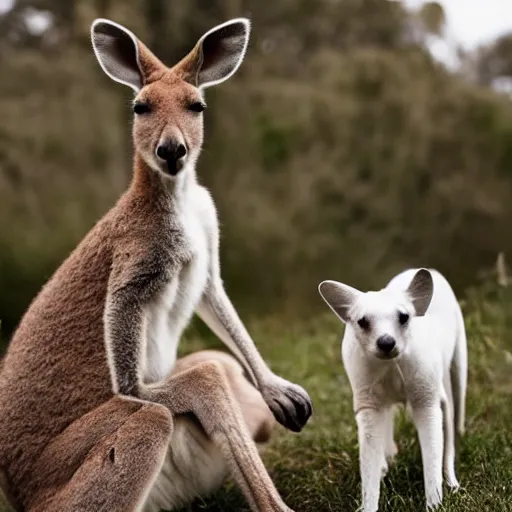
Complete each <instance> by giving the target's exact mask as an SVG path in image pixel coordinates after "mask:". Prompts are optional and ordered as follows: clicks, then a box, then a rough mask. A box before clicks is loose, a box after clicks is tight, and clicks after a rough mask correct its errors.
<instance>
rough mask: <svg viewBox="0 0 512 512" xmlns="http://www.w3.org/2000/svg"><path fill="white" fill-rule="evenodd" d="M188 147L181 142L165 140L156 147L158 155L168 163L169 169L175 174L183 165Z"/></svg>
mask: <svg viewBox="0 0 512 512" xmlns="http://www.w3.org/2000/svg"><path fill="white" fill-rule="evenodd" d="M186 154H187V148H186V147H185V145H184V144H182V143H181V142H173V141H169V142H165V143H161V144H159V145H158V147H157V148H156V156H157V157H158V158H160V159H161V160H164V161H165V162H166V163H167V170H168V171H169V173H170V174H172V175H173V176H174V175H175V174H177V173H178V172H179V171H180V170H181V168H182V167H183V157H184V156H185V155H186Z"/></svg>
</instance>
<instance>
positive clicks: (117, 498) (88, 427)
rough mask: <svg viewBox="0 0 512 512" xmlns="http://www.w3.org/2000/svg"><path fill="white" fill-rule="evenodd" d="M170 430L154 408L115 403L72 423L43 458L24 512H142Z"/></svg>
mask: <svg viewBox="0 0 512 512" xmlns="http://www.w3.org/2000/svg"><path fill="white" fill-rule="evenodd" d="M172 430H173V421H172V416H171V414H170V412H169V411H168V410H167V409H166V408H164V407H162V406H160V405H157V404H150V403H143V402H137V401H135V400H128V399H123V398H121V397H114V398H112V399H111V400H109V401H108V402H106V403H105V404H103V405H101V406H100V407H98V408H96V409H94V410H93V411H91V412H89V413H88V414H86V415H84V416H83V417H82V418H80V419H78V420H77V421H75V422H74V423H72V424H71V425H70V426H69V427H68V428H67V429H66V430H65V431H64V432H63V433H62V434H61V435H59V436H58V437H57V438H56V439H55V440H54V441H53V442H52V443H51V444H50V445H49V446H48V447H47V449H45V451H44V452H43V453H42V455H41V457H40V458H39V459H38V461H37V462H36V464H35V467H34V472H33V478H32V482H33V484H34V485H35V486H36V487H39V492H36V493H34V496H35V497H34V499H33V500H32V502H31V503H30V504H29V506H28V507H27V509H28V511H29V512H43V511H44V512H54V511H55V512H57V511H58V512H61V511H63V510H66V511H67V512H75V511H76V512H103V511H105V512H127V511H139V510H141V509H142V507H143V505H144V502H145V501H146V498H147V494H148V493H149V491H150V489H151V487H152V485H153V483H154V481H155V479H156V477H157V475H158V473H159V471H160V468H161V466H162V464H163V461H164V457H165V454H166V451H167V447H168V444H169V442H170V439H171V434H172Z"/></svg>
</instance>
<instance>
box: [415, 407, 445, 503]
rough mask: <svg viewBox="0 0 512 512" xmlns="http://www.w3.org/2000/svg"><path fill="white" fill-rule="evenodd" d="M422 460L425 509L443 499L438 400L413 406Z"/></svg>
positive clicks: (441, 447) (441, 443)
mask: <svg viewBox="0 0 512 512" xmlns="http://www.w3.org/2000/svg"><path fill="white" fill-rule="evenodd" d="M412 413H413V419H414V424H415V425H416V429H417V430H418V437H419V440H420V447H421V458H422V460H423V478H424V480H425V495H426V498H427V509H431V508H435V507H437V506H438V505H439V504H440V503H441V501H442V499H443V415H442V411H441V403H440V401H439V402H437V403H432V404H430V405H421V406H416V407H415V406H413V408H412Z"/></svg>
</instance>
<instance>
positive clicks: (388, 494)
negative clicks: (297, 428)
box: [186, 284, 512, 512]
mask: <svg viewBox="0 0 512 512" xmlns="http://www.w3.org/2000/svg"><path fill="white" fill-rule="evenodd" d="M463 309H464V313H465V318H466V329H467V333H468V339H469V341H468V343H469V358H470V370H469V389H468V400H467V432H466V435H465V436H464V438H463V439H462V440H461V444H460V451H459V456H458V461H457V476H458V479H459V481H460V483H461V490H460V491H459V492H458V493H456V494H445V499H444V502H443V506H442V508H441V510H446V511H450V512H462V511H464V512H472V511H474V512H481V511H511V510H512V353H511V352H512V289H509V288H501V287H498V286H496V285H494V284H486V285H483V286H481V287H480V288H478V289H476V290H471V291H469V292H468V294H467V296H466V299H465V302H464V303H463ZM342 330H343V327H342V325H341V324H340V323H339V322H338V321H337V320H336V319H335V318H334V316H333V315H331V314H326V315H325V316H324V317H321V318H316V319H312V320H311V321H309V322H306V323H305V324H303V325H300V326H291V327H289V328H288V329H286V330H283V328H279V327H275V326H273V325H270V324H266V325H261V324H260V325H257V326H255V327H254V328H253V329H251V331H252V333H253V335H254V338H255V340H256V342H257V344H258V346H259V349H260V351H261V353H262V354H263V356H264V357H265V358H266V360H267V361H268V362H269V364H270V366H271V367H272V369H273V370H274V371H276V372H277V373H278V374H280V375H282V376H283V377H285V378H288V379H290V380H292V381H294V382H297V383H299V384H301V385H303V386H304V387H305V388H306V389H307V390H308V391H309V393H310V394H311V397H312V399H313V403H314V415H313V417H312V418H311V420H310V422H309V423H308V425H307V426H306V427H305V429H304V430H303V431H302V433H300V434H293V433H290V432H287V431H285V430H284V429H283V428H281V427H279V428H278V429H277V431H276V435H275V437H274V439H273V440H272V441H271V443H270V444H269V445H268V446H267V447H266V449H265V451H264V453H263V458H264V461H265V464H266V466H267V468H268V469H269V472H270V474H271V476H272V478H273V480H274V482H275V484H276V486H277V488H278V490H279V492H280V493H281V495H282V496H283V498H284V500H285V501H286V503H287V504H288V506H290V507H291V508H293V509H294V510H296V511H297V512H313V511H314V512H323V511H326V512H328V511H355V510H356V509H357V508H358V506H359V504H360V492H361V488H360V478H359V468H358V445H357V433H356V425H355V420H354V416H353V413H352V402H351V391H350V387H349V384H348V381H347V378H346V376H345V373H344V370H343V367H342V364H341V356H340V340H341V337H342ZM204 344H205V341H204V336H198V335H197V334H195V335H192V336H191V337H190V338H189V340H188V341H187V344H186V350H187V351H191V350H197V349H199V348H201V347H203V346H204ZM207 344H211V342H207ZM396 441H397V444H398V446H399V454H398V456H397V458H396V460H395V464H394V466H393V467H392V468H391V470H390V472H389V473H388V476H387V477H386V478H385V480H384V482H383V485H382V486H381V499H380V507H379V511H382V512H386V511H393V512H406V511H407V512H412V511H417V510H424V508H425V500H424V488H423V473H422V469H421V458H420V450H419V445H418V441H417V437H416V434H415V430H414V428H413V426H412V424H411V422H410V421H409V420H408V418H406V417H405V415H403V416H400V417H399V418H398V422H397V430H396ZM192 510H194V511H200V510H208V511H211V512H214V511H223V512H228V511H235V510H236V511H245V510H249V508H248V507H247V505H246V503H245V502H244V500H243V498H242V496H241V494H240V492H239V491H238V489H237V488H236V487H235V486H234V485H233V484H231V483H227V484H226V485H225V487H224V488H223V489H221V490H220V491H219V492H218V493H216V494H215V495H214V496H212V497H210V498H208V499H207V500H206V501H203V500H200V501H198V502H197V503H195V504H194V505H193V506H192Z"/></svg>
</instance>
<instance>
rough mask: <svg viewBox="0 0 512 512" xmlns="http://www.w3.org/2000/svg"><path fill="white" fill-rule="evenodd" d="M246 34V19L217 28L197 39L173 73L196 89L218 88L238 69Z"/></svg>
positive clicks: (237, 19) (244, 48) (247, 29)
mask: <svg viewBox="0 0 512 512" xmlns="http://www.w3.org/2000/svg"><path fill="white" fill-rule="evenodd" d="M250 32H251V24H250V21H249V20H248V19H247V18H236V19H233V20H230V21H227V22H226V23H223V24H222V25H217V26H216V27H214V28H212V29H211V30H209V31H208V32H206V34H204V35H203V36H202V37H201V39H199V41H198V42H197V44H196V46H195V47H194V49H193V50H192V51H191V52H190V53H189V54H188V55H187V56H186V57H185V58H184V59H183V60H182V61H181V62H179V63H178V64H177V65H176V66H175V68H174V69H175V70H179V71H180V72H181V74H182V75H183V77H184V79H185V80H186V81H187V82H190V83H191V84H192V85H195V86H196V87H199V88H200V89H205V88H206V87H211V86H212V85H217V84H220V83H221V82H224V80H227V79H228V78H229V77H230V76H231V75H233V74H234V73H235V72H236V70H237V69H238V68H239V67H240V64H241V63H242V61H243V59H244V56H245V52H246V50H247V45H248V43H249V35H250Z"/></svg>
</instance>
